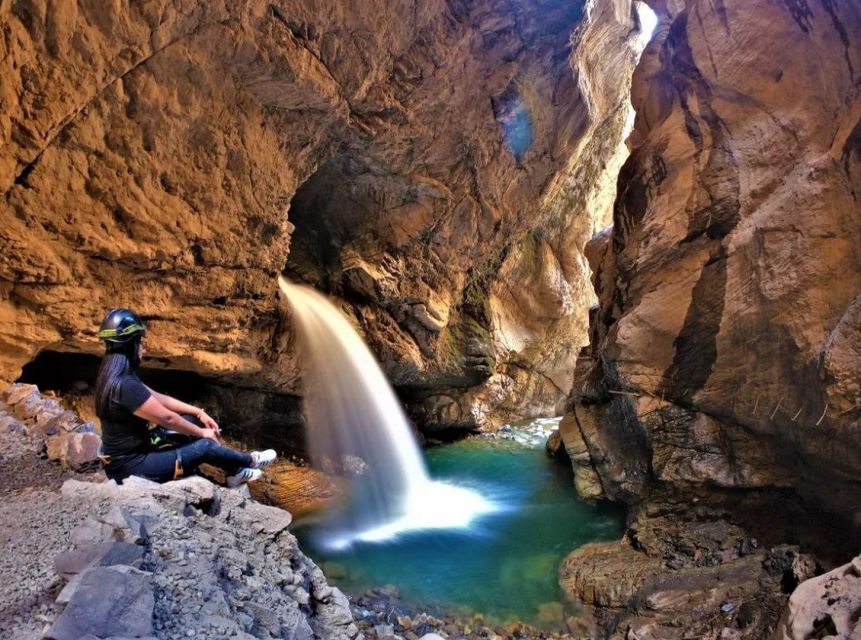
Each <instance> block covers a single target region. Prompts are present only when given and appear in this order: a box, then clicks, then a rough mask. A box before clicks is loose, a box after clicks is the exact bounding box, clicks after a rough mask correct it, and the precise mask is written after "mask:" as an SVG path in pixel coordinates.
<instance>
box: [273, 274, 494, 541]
mask: <svg viewBox="0 0 861 640" xmlns="http://www.w3.org/2000/svg"><path fill="white" fill-rule="evenodd" d="M278 285H279V287H280V288H281V291H282V292H283V293H284V295H285V296H286V297H287V299H288V301H289V303H290V306H291V308H292V310H293V320H294V324H295V327H296V332H297V337H298V338H299V347H300V358H301V364H302V367H303V387H304V395H305V415H306V420H307V426H306V428H307V432H308V442H309V448H310V450H311V456H312V458H313V459H314V461H315V464H316V465H317V466H319V467H322V468H324V469H335V470H338V469H339V468H341V467H342V466H350V463H349V461H353V463H354V464H353V466H355V461H356V460H357V459H358V460H361V461H362V462H363V463H364V465H362V464H361V463H360V464H359V466H360V467H362V468H361V469H359V473H358V474H357V475H349V474H347V479H348V480H349V481H350V484H351V487H352V491H351V495H350V502H351V505H350V508H349V509H348V510H347V511H346V512H345V513H344V514H343V515H344V517H347V518H348V519H349V520H348V522H347V523H346V526H341V527H339V529H340V530H339V531H336V532H333V533H332V535H331V537H330V538H329V539H328V540H326V541H324V542H325V543H326V544H327V545H329V546H331V547H333V548H343V547H345V546H349V545H350V544H352V543H353V542H354V541H357V540H363V541H381V540H386V539H389V538H391V537H393V536H397V535H399V534H402V533H405V532H408V531H416V530H421V529H440V528H446V529H448V528H464V527H468V526H469V525H470V523H472V522H473V521H474V520H475V518H477V517H478V516H480V515H483V514H487V513H490V512H492V511H494V510H495V506H494V505H493V503H492V502H490V501H488V500H486V499H484V498H483V497H482V496H481V495H479V494H478V493H476V492H475V491H472V490H470V489H467V488H464V487H457V486H453V485H450V484H446V483H442V482H433V481H432V480H431V479H430V476H429V474H428V471H427V467H426V466H425V463H424V459H423V458H422V455H421V452H420V450H419V447H418V443H417V442H416V439H415V437H414V436H413V433H412V431H411V430H410V427H409V423H408V422H407V418H406V415H404V412H403V409H402V408H401V405H400V402H399V401H398V399H397V397H396V396H395V394H394V391H393V390H392V388H391V386H390V385H389V383H388V381H387V380H386V378H385V375H384V374H383V372H382V370H381V369H380V367H379V365H378V364H377V362H376V360H375V359H374V356H373V355H372V354H371V352H370V350H369V349H368V348H367V346H366V345H365V343H364V342H363V341H362V339H361V337H359V335H358V333H356V331H355V329H354V328H353V327H352V326H351V325H350V323H349V322H348V321H347V319H346V317H345V316H344V315H343V314H342V313H341V312H340V311H339V310H338V309H337V308H335V306H334V305H332V303H331V302H329V301H328V300H327V299H326V297H325V296H323V295H322V294H320V293H319V292H317V291H315V290H313V289H311V288H309V287H304V286H300V285H295V284H291V283H288V282H287V281H286V280H284V278H279V279H278ZM353 471H356V470H355V469H354V470H353Z"/></svg>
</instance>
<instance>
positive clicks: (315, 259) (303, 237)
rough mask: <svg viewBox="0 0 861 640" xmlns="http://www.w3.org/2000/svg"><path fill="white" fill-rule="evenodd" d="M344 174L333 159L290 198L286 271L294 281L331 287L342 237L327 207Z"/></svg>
mask: <svg viewBox="0 0 861 640" xmlns="http://www.w3.org/2000/svg"><path fill="white" fill-rule="evenodd" d="M342 184H343V177H342V176H340V175H339V172H338V171H337V169H336V163H335V162H334V161H330V162H328V163H326V164H324V165H323V166H322V167H320V168H319V169H318V170H317V171H315V172H314V173H313V174H311V176H310V177H308V179H306V180H305V182H303V183H302V185H301V186H300V187H299V188H298V189H297V190H296V193H295V194H294V196H293V199H292V200H291V202H290V212H289V219H290V222H291V223H292V224H293V226H294V231H293V235H292V237H291V239H290V255H289V257H288V259H287V264H286V266H285V267H284V275H285V276H286V277H287V278H289V279H290V280H293V281H295V282H302V283H305V284H308V285H312V286H314V287H315V288H318V289H322V290H328V289H329V288H330V283H329V281H328V274H329V273H330V272H331V271H332V270H333V268H334V267H336V266H337V263H338V258H339V254H340V246H341V244H342V240H341V238H340V234H339V230H338V229H336V228H335V227H334V225H333V223H332V221H331V220H330V216H329V215H328V211H329V209H330V206H331V205H330V202H331V199H332V197H333V193H334V192H335V191H336V190H338V189H339V187H341V186H342Z"/></svg>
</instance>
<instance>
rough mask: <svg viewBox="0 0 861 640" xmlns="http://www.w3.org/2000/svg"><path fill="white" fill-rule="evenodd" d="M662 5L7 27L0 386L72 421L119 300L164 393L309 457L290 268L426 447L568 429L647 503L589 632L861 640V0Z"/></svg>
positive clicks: (585, 553)
mask: <svg viewBox="0 0 861 640" xmlns="http://www.w3.org/2000/svg"><path fill="white" fill-rule="evenodd" d="M646 4H647V5H648V6H649V7H651V10H652V11H654V14H655V15H656V16H657V20H658V25H657V29H656V31H655V34H654V37H653V38H652V39H651V40H650V41H649V38H650V36H651V33H648V32H649V31H650V28H649V25H648V23H647V20H646V16H648V15H649V14H648V12H647V10H646V9H644V5H641V3H636V2H632V1H631V0H583V1H579V0H534V1H531V2H522V1H520V0H500V1H498V2H491V1H489V0H484V1H481V0H478V1H466V0H463V1H459V0H432V1H431V2H427V3H415V2H413V3H411V2H407V1H406V0H404V1H398V0H390V1H387V0H369V1H368V2H362V3H343V2H339V1H338V0H325V1H322V2H316V3H311V2H307V1H300V0H272V1H265V2H264V1H260V0H248V1H246V2H225V1H223V0H216V1H213V2H200V1H197V0H151V1H147V2H117V3H112V4H111V5H110V6H107V5H106V3H103V2H100V1H98V0H0V28H2V38H0V105H2V109H0V148H2V152H0V190H2V198H0V219H2V221H3V224H2V225H0V381H3V382H9V381H12V380H16V379H19V378H21V379H23V380H25V381H29V382H37V383H40V384H43V383H45V384H50V382H49V381H57V380H61V381H62V385H63V388H66V387H68V388H78V390H79V391H80V392H81V394H82V395H83V396H84V398H85V399H86V398H87V397H88V396H87V394H88V393H89V389H88V388H87V384H86V380H87V379H88V377H91V373H92V370H93V369H94V363H95V358H94V356H95V355H97V354H99V353H100V351H101V345H100V344H99V342H98V340H97V338H96V330H97V323H98V321H99V319H100V318H101V317H102V316H103V314H104V310H105V309H106V308H109V307H114V306H117V305H125V306H131V307H134V308H135V309H136V310H137V311H139V312H140V313H141V315H142V317H143V318H144V320H145V321H146V323H147V326H148V328H149V338H148V339H149V343H148V345H147V350H148V356H147V358H148V362H147V366H149V367H152V369H151V370H150V371H149V373H150V374H151V375H152V376H154V377H153V378H152V379H153V380H156V381H157V382H159V383H163V384H165V385H173V384H179V382H178V381H179V380H183V379H184V380H185V381H186V382H185V385H186V386H185V387H184V389H183V390H184V391H186V392H187V393H188V394H189V396H190V397H194V398H195V399H196V400H199V401H200V402H202V403H204V404H206V405H207V406H209V407H212V409H213V413H214V414H216V415H217V416H218V417H220V418H223V419H224V421H225V426H228V427H229V426H230V425H228V424H227V423H228V422H229V423H231V424H232V427H233V429H232V431H231V435H232V436H233V437H236V438H239V439H242V440H244V441H245V442H260V443H266V444H267V445H268V444H269V443H277V446H279V448H281V449H282V450H294V449H295V450H301V449H302V448H303V446H304V445H303V443H302V438H301V436H300V435H299V433H298V430H297V429H298V428H300V427H301V423H302V420H301V417H300V412H299V404H300V402H301V394H302V388H301V385H300V370H301V369H302V362H301V361H300V360H299V359H298V358H297V354H296V350H295V348H294V336H293V329H292V327H291V319H290V317H289V315H286V316H285V315H284V313H285V310H284V309H283V306H282V304H281V303H280V302H279V300H278V296H277V278H278V277H279V276H280V275H282V274H286V275H287V276H288V277H289V278H291V279H293V280H295V281H299V282H302V283H304V284H307V285H310V286H312V287H314V288H316V289H318V290H320V291H322V292H324V293H326V294H327V295H328V296H329V297H330V299H332V300H334V301H335V303H336V304H337V305H338V306H339V308H340V309H341V310H342V311H343V312H344V313H345V315H346V316H347V317H348V318H349V320H350V322H351V323H352V324H353V325H354V326H355V327H356V329H357V330H358V331H359V333H360V334H361V335H362V336H363V338H364V339H365V340H366V342H367V343H368V345H369V347H370V348H371V350H372V351H373V353H374V355H375V356H376V357H377V359H378V360H379V361H380V363H381V365H382V367H383V370H384V371H385V373H386V375H387V377H388V378H389V380H390V381H391V382H392V384H393V385H394V387H395V388H396V390H397V392H398V394H399V397H400V399H401V400H402V401H403V402H404V404H405V407H406V409H407V412H408V414H409V416H410V418H411V419H412V420H413V422H414V423H415V425H416V426H417V427H418V429H419V430H420V431H421V432H423V433H424V434H425V436H427V437H429V438H432V439H435V440H436V439H438V440H450V439H454V438H458V437H460V436H462V435H465V434H467V433H470V432H475V431H484V432H491V433H492V432H494V431H495V430H496V429H498V428H499V427H500V426H501V425H503V424H505V423H508V422H511V421H514V420H519V419H523V418H534V417H540V416H548V415H558V414H561V413H564V418H563V420H562V423H561V427H560V432H561V439H562V444H563V445H564V447H562V449H559V448H558V447H559V442H558V441H556V446H557V449H556V451H557V453H558V454H559V457H562V458H564V457H566V456H565V453H567V454H568V457H570V464H571V465H572V468H573V473H574V489H576V491H577V492H578V493H579V495H580V496H582V497H583V498H584V499H587V500H591V501H601V500H610V501H614V502H618V503H621V504H623V505H625V506H626V508H627V510H628V517H627V520H626V524H625V533H624V537H623V540H622V541H621V543H618V542H613V543H603V542H602V543H594V544H587V545H585V546H582V547H580V548H578V549H576V550H574V551H573V552H572V553H571V554H570V555H569V556H568V557H567V558H566V559H565V561H564V562H563V563H562V566H561V567H560V569H559V574H558V577H559V585H560V588H561V591H562V595H563V598H564V605H565V608H564V613H563V615H564V618H565V621H566V622H567V624H568V629H569V631H570V633H571V634H572V635H573V636H574V637H608V638H610V637H611V638H620V639H621V638H625V639H626V640H631V639H643V640H645V639H646V638H655V639H658V638H660V639H670V638H688V637H698V638H714V639H715V640H717V639H718V638H721V639H722V640H727V639H737V638H738V639H751V640H753V639H757V638H765V637H772V635H773V634H774V635H773V637H775V638H781V639H782V638H802V637H805V638H806V637H820V635H821V634H822V633H826V632H827V633H831V634H832V635H834V636H836V637H841V636H839V634H841V633H844V634H845V635H844V636H842V637H854V636H852V635H851V634H853V633H857V632H861V628H859V625H861V622H859V616H861V603H859V602H858V598H857V597H855V596H854V595H853V594H852V593H851V590H852V587H851V585H854V584H856V582H857V581H856V577H855V576H856V574H857V575H858V576H861V561H859V560H858V559H856V560H855V564H849V565H846V567H843V568H842V569H840V570H839V571H842V572H843V573H839V571H838V573H839V576H838V577H834V576H836V575H837V574H828V575H830V576H831V578H829V580H830V581H829V580H825V579H824V576H823V577H820V578H814V576H817V575H820V574H823V573H825V572H826V571H829V570H832V569H834V568H835V567H836V566H838V565H841V564H843V563H846V562H849V561H850V560H851V558H852V555H853V554H854V555H857V554H858V553H859V551H861V549H859V545H858V543H857V541H858V539H859V537H861V533H859V529H861V462H859V460H861V206H859V197H861V5H859V3H858V2H855V1H854V0H847V1H845V2H842V1H841V2H838V1H836V0H763V1H762V2H751V1H749V0H648V1H647V2H646ZM647 42H648V45H647ZM644 47H645V50H644ZM641 53H642V55H641ZM634 112H636V121H635V122H634V121H633V114H634ZM632 126H633V129H632ZM629 134H630V136H629ZM628 136H629V137H628ZM626 137H627V144H625V138H626ZM629 150H630V157H628V154H629ZM617 192H618V195H617ZM610 225H612V226H610ZM590 279H591V281H590ZM596 302H597V304H596ZM22 371H23V377H22ZM58 371H61V372H63V373H61V374H58V373H57V372H58ZM58 384H59V383H58ZM76 385H78V387H76ZM276 431H277V433H276ZM563 450H564V452H563ZM566 464H567V461H566ZM513 480H516V479H513ZM574 489H572V491H573V490H574ZM219 526H220V525H219ZM285 526H286V525H285ZM602 539H605V538H602ZM810 578H813V580H809V581H808V582H804V581H805V580H808V579H810ZM838 578H839V580H838ZM840 580H843V582H840ZM799 583H802V585H801V586H800V587H799V588H798V591H797V592H796V593H797V594H798V595H797V596H793V602H792V603H790V608H789V609H787V601H788V599H789V595H790V593H792V592H793V590H794V589H795V588H796V586H798V584H799ZM837 583H840V584H844V585H845V584H849V585H850V587H845V588H846V589H847V590H848V591H849V592H850V593H849V595H848V596H846V597H844V596H840V597H837V596H834V597H831V598H830V599H829V598H827V597H826V598H820V595H821V594H823V593H826V592H828V589H832V588H833V589H836V587H834V585H835V584H837ZM323 588H324V587H323V586H320V589H321V590H322V589H323ZM841 588H844V587H841ZM853 598H854V599H853ZM819 600H822V603H820V602H819ZM832 601H833V602H832ZM835 603H836V604H835ZM841 607H842V609H841ZM853 607H854V608H853ZM554 611H555V609H554ZM847 612H848V613H847ZM781 616H783V619H782V620H781V621H780V622H778V621H779V620H780V618H781ZM853 616H854V617H853ZM852 625H854V627H853V626H852ZM817 633H818V634H820V635H810V634H817ZM781 634H782V635H781Z"/></svg>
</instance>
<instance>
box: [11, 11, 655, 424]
mask: <svg viewBox="0 0 861 640" xmlns="http://www.w3.org/2000/svg"><path fill="white" fill-rule="evenodd" d="M0 11H2V24H3V30H2V36H3V37H2V41H0V46H2V55H0V100H2V103H3V105H4V108H3V110H2V115H0V140H2V145H3V149H4V152H3V157H2V159H0V192H2V198H0V216H2V220H3V224H2V225H0V239H1V240H0V277H2V283H3V284H2V288H0V305H2V306H0V377H5V378H7V379H12V378H15V377H17V374H18V370H19V369H20V367H21V365H22V364H24V363H25V362H27V361H28V360H29V359H31V358H32V357H33V356H34V355H35V354H36V353H37V352H38V351H39V350H41V349H45V348H51V349H57V350H65V351H84V352H89V353H97V352H98V351H99V344H98V342H97V341H96V340H95V330H96V326H97V323H98V320H99V318H100V317H101V316H102V315H103V313H104V311H105V309H106V308H109V307H112V306H117V305H126V306H132V307H134V308H135V309H136V310H138V311H139V312H140V313H141V314H142V316H143V317H144V319H145V320H146V321H147V323H148V325H149V328H150V337H149V342H148V352H149V355H150V357H151V358H153V359H154V362H156V363H158V365H159V366H164V367H170V368H175V369H180V370H186V371H195V372H198V373H201V374H204V375H207V376H210V377H214V378H221V379H222V380H225V379H226V380H227V381H229V382H230V383H231V384H242V385H246V386H253V387H258V388H265V389H268V390H276V391H279V392H292V393H295V392H296V391H297V390H298V380H297V376H298V371H297V366H296V362H295V360H294V356H293V353H292V345H291V344H290V343H291V340H290V333H291V332H290V329H289V324H288V323H287V322H286V321H285V320H284V319H283V318H281V317H280V314H279V308H280V307H281V306H282V303H281V302H279V300H278V299H277V296H276V284H275V279H276V276H277V275H278V274H279V273H280V272H281V271H282V270H284V269H285V267H287V268H288V272H289V273H290V274H292V275H293V276H294V277H295V278H298V279H301V280H304V281H306V282H309V283H312V284H313V285H315V286H317V287H320V288H323V289H325V290H327V291H329V292H330V293H332V294H334V295H336V296H338V297H339V298H340V300H341V301H342V304H343V306H344V309H345V311H346V312H347V313H348V315H350V316H351V317H352V318H353V319H354V320H355V322H356V324H357V325H358V326H359V327H360V329H361V330H362V332H363V333H364V334H365V336H366V337H367V339H368V340H369V342H370V343H371V345H372V346H373V348H374V350H375V351H376V353H377V354H378V355H379V356H380V358H381V359H382V361H383V363H384V365H385V367H386V369H387V371H388V373H389V374H390V376H391V377H392V379H393V380H394V381H395V383H396V384H398V385H400V386H401V387H402V388H403V389H405V390H406V392H407V393H408V395H409V396H410V398H411V399H412V400H413V403H414V404H415V406H416V415H417V416H418V417H420V418H421V419H422V420H424V421H427V422H428V424H430V425H431V426H437V427H446V426H456V427H457V426H461V427H465V428H475V427H477V426H487V425H492V424H494V423H495V422H498V421H499V420H500V419H502V418H504V417H507V416H509V415H511V414H512V413H514V412H520V411H522V410H523V408H524V407H526V406H531V407H534V409H532V410H533V411H538V412H548V411H552V410H553V409H554V408H556V407H559V406H560V403H561V401H562V400H563V399H564V397H565V395H566V394H567V392H568V390H569V386H570V377H571V371H572V369H573V366H572V363H573V357H574V355H576V347H577V346H578V343H579V344H583V343H585V326H584V321H583V317H584V314H583V310H584V308H585V306H584V305H588V304H589V303H590V302H591V295H592V294H591V291H589V290H588V288H587V287H585V286H583V283H582V280H583V278H582V276H583V274H584V273H585V271H586V265H585V261H584V260H583V258H582V254H581V250H582V246H583V244H584V242H585V240H586V239H587V238H588V236H589V235H591V232H592V230H593V229H592V227H593V226H594V225H597V224H599V223H598V222H596V221H597V220H599V219H601V218H602V217H606V212H607V211H608V206H609V203H610V201H611V200H612V191H613V167H614V166H617V165H618V163H619V162H620V158H622V157H624V150H620V140H621V137H622V133H623V130H624V127H625V121H626V118H627V114H628V107H627V89H628V85H629V77H630V73H631V70H632V68H633V65H634V62H635V59H636V56H637V51H638V48H639V47H640V46H641V45H642V43H641V42H640V38H639V36H638V32H637V18H636V13H635V11H634V8H633V6H632V3H631V2H630V0H613V1H612V2H600V3H595V2H587V3H585V6H584V5H583V4H582V3H577V2H562V1H560V0H542V1H541V2H537V3H525V4H524V3H519V2H501V3H500V2H494V3H478V4H475V3H448V2H443V1H439V2H434V3H431V4H423V5H422V6H421V7H419V8H417V7H416V6H414V4H413V3H403V2H398V1H386V0H379V1H375V2H370V3H363V4H362V6H361V7H357V6H352V5H351V6H350V7H349V9H348V8H347V7H346V6H342V4H338V3H336V2H323V3H316V4H313V6H312V5H309V4H308V3H305V2H293V1H291V0H281V1H279V2H256V1H255V2H243V3H239V4H237V3H229V2H205V3H200V2H172V1H168V0H160V1H158V2H153V3H148V4H146V5H145V6H137V5H134V6H127V7H126V6H120V5H111V6H110V7H109V8H108V7H105V6H104V4H103V3H100V2H92V1H88V0H86V1H81V2H44V1H42V0H27V1H26V2H15V3H11V4H10V3H5V4H4V5H3V6H2V8H0ZM620 154H621V155H620ZM294 228H295V231H294ZM562 336H564V337H565V338H566V339H565V340H560V337H562Z"/></svg>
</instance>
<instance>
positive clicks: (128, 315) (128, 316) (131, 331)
mask: <svg viewBox="0 0 861 640" xmlns="http://www.w3.org/2000/svg"><path fill="white" fill-rule="evenodd" d="M145 333H146V327H145V326H144V323H143V321H142V320H141V319H140V318H139V317H138V315H137V314H136V313H135V312H134V311H131V310H129V309H111V310H110V311H108V315H106V316H105V319H104V320H102V326H101V327H99V337H100V338H101V339H102V340H104V341H105V342H106V343H107V344H108V346H110V345H112V344H126V343H127V342H129V341H131V340H134V339H135V338H140V337H141V336H142V335H144V334H145Z"/></svg>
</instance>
